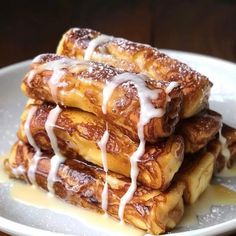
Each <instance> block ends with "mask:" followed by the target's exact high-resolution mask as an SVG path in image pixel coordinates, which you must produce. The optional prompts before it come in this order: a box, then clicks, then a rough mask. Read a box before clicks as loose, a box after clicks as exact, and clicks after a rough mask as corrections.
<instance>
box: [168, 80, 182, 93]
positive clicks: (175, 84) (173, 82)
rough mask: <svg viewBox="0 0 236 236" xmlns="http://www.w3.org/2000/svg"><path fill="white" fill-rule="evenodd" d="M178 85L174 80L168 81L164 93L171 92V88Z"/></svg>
mask: <svg viewBox="0 0 236 236" xmlns="http://www.w3.org/2000/svg"><path fill="white" fill-rule="evenodd" d="M178 86H179V83H178V82H176V81H172V82H170V83H169V85H168V86H167V87H166V90H165V91H166V93H167V94H169V93H171V92H172V90H173V89H174V88H176V87H178Z"/></svg>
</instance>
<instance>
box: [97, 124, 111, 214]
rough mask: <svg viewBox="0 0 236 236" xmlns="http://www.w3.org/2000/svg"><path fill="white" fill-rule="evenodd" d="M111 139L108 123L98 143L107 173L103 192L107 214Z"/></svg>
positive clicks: (103, 203)
mask: <svg viewBox="0 0 236 236" xmlns="http://www.w3.org/2000/svg"><path fill="white" fill-rule="evenodd" d="M108 139H109V131H108V123H107V122H106V130H105V132H104V134H103V136H102V138H101V140H100V141H99V142H98V146H99V148H100V149H101V154H102V165H103V169H104V171H105V172H106V176H105V183H104V188H103V191H102V209H103V210H104V212H105V213H106V211H107V206H108V183H107V180H108V168H107V148H106V146H107V142H108Z"/></svg>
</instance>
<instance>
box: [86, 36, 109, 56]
mask: <svg viewBox="0 0 236 236" xmlns="http://www.w3.org/2000/svg"><path fill="white" fill-rule="evenodd" d="M112 39H113V37H112V36H108V35H104V34H101V35H99V36H98V37H97V38H95V39H93V40H91V41H90V42H89V45H88V47H87V49H86V51H85V53H84V60H90V58H91V56H92V54H93V51H94V50H95V48H96V47H97V46H99V45H101V44H104V43H107V42H109V41H111V40H112Z"/></svg>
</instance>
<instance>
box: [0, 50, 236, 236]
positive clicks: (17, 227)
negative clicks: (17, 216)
mask: <svg viewBox="0 0 236 236" xmlns="http://www.w3.org/2000/svg"><path fill="white" fill-rule="evenodd" d="M159 50H160V51H161V52H164V53H166V54H168V53H170V54H172V53H174V54H181V55H183V56H185V55H186V56H190V57H194V58H198V59H200V58H201V59H205V60H208V61H211V62H212V63H214V62H217V63H220V64H222V63H223V64H225V65H227V66H229V67H235V69H236V63H235V62H232V61H228V60H225V59H221V58H217V57H213V56H209V55H205V54H199V53H194V52H187V51H179V50H172V49H159ZM193 60H194V59H193ZM31 61H32V59H28V60H24V61H21V62H17V63H14V64H11V65H8V66H4V67H2V68H0V77H4V74H5V73H9V72H11V71H13V70H15V71H17V70H18V69H21V68H23V67H26V66H29V65H30V62H31ZM1 79H2V78H1ZM235 224H236V218H235V219H232V220H229V221H226V222H223V223H220V224H216V225H212V226H209V227H204V228H200V229H195V230H191V231H184V232H178V233H171V234H170V235H173V236H186V235H191V236H195V235H202V234H205V235H215V234H221V233H226V232H230V231H233V230H236V226H235ZM0 230H1V231H2V232H5V233H11V234H14V235H18V234H19V233H20V234H21V235H25V236H31V235H32V232H33V234H34V235H42V234H44V235H45V236H72V235H73V234H64V233H57V232H52V231H48V230H43V229H39V228H35V227H32V226H27V225H24V224H21V223H18V222H15V221H13V220H9V219H7V218H4V217H3V216H0Z"/></svg>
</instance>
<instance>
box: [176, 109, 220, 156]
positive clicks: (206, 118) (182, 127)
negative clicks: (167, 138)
mask: <svg viewBox="0 0 236 236" xmlns="http://www.w3.org/2000/svg"><path fill="white" fill-rule="evenodd" d="M221 125H222V116H221V115H220V114H219V113H217V112H215V111H212V110H209V109H207V110H203V111H202V112H200V113H198V114H197V115H196V116H193V117H191V118H189V119H185V120H181V122H180V123H179V125H178V128H177V133H178V134H180V135H181V136H183V138H184V144H185V153H195V152H197V151H199V150H200V149H201V148H203V147H205V146H206V145H207V144H208V143H209V142H210V141H211V140H212V139H214V138H215V136H216V134H217V133H218V132H219V130H220V129H221Z"/></svg>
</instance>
